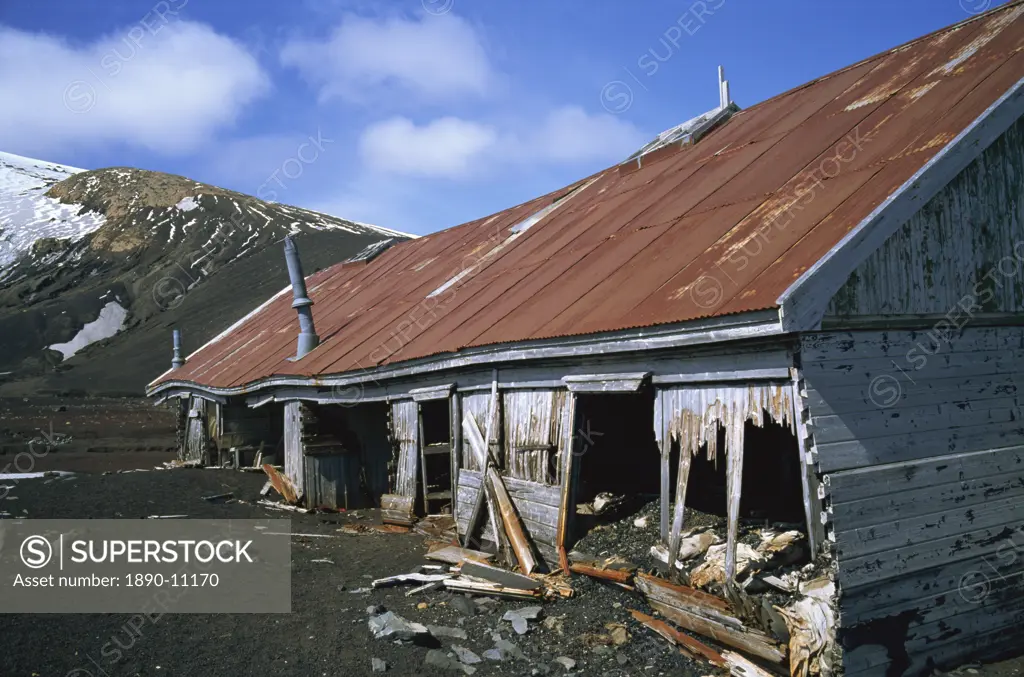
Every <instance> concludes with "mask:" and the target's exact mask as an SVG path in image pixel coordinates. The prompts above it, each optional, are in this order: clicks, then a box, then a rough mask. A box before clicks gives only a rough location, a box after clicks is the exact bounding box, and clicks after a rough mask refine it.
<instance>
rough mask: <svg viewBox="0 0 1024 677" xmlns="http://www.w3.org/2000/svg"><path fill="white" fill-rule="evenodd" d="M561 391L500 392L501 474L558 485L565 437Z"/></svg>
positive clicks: (563, 393)
mask: <svg viewBox="0 0 1024 677" xmlns="http://www.w3.org/2000/svg"><path fill="white" fill-rule="evenodd" d="M567 396H568V393H567V392H566V391H565V390H554V389H551V390H510V391H507V392H505V393H503V398H504V407H505V410H504V414H503V419H504V423H505V445H504V446H505V449H504V452H505V461H504V469H503V472H504V474H506V475H508V476H509V477H515V478H516V479H521V480H527V481H530V482H542V483H544V484H558V482H559V478H560V474H559V471H558V459H559V458H560V457H561V453H562V452H563V449H562V448H561V445H562V444H563V443H564V439H565V435H564V434H563V430H562V426H563V424H564V422H565V421H564V419H565V417H564V413H565V403H566V401H567Z"/></svg>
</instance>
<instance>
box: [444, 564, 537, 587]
mask: <svg viewBox="0 0 1024 677" xmlns="http://www.w3.org/2000/svg"><path fill="white" fill-rule="evenodd" d="M461 572H462V574H463V575H466V576H473V577H474V578H482V579H484V580H485V581H490V582H492V583H497V584H498V585H501V586H504V587H507V588H515V589H517V590H539V589H540V588H542V587H543V584H542V583H541V582H540V581H538V580H536V579H533V578H530V577H529V576H523V575H522V574H516V573H512V572H511V571H505V570H504V569H499V568H497V567H492V566H490V565H489V564H483V563H481V562H474V561H472V560H466V561H464V562H463V564H462V569H461Z"/></svg>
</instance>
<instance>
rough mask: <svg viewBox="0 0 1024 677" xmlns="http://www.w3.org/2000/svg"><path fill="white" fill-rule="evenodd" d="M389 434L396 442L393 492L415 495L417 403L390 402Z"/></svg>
mask: <svg viewBox="0 0 1024 677" xmlns="http://www.w3.org/2000/svg"><path fill="white" fill-rule="evenodd" d="M391 434H392V435H393V436H394V439H395V442H396V443H397V444H398V473H397V477H396V479H395V488H394V492H393V493H395V494H398V495H399V496H408V497H412V498H415V497H416V472H417V470H418V469H419V458H420V441H419V440H420V423H419V404H418V403H417V402H414V401H412V400H405V401H401V402H393V403H392V404H391Z"/></svg>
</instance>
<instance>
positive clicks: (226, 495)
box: [203, 491, 235, 503]
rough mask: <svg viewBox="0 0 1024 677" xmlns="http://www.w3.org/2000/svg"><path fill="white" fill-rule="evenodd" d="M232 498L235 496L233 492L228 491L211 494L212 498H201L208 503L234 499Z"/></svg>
mask: <svg viewBox="0 0 1024 677" xmlns="http://www.w3.org/2000/svg"><path fill="white" fill-rule="evenodd" d="M234 497H235V494H234V493H233V492H230V491H229V492H227V493H223V494H213V495H212V496H203V500H204V501H210V502H211V503H212V502H213V501H226V500H227V499H229V498H234Z"/></svg>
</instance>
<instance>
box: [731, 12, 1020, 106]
mask: <svg viewBox="0 0 1024 677" xmlns="http://www.w3.org/2000/svg"><path fill="white" fill-rule="evenodd" d="M1019 5H1024V0H1010V1H1009V2H1006V3H1004V4H1002V5H999V6H998V7H993V8H992V9H988V10H985V11H984V12H982V13H981V14H975V15H972V16H969V17H967V18H966V19H964V20H963V21H958V22H956V23H955V24H950V25H948V26H944V27H942V28H937V29H935V30H934V31H931V32H930V33H925V34H924V35H920V36H918V37H916V38H913V39H911V40H908V41H906V42H903V43H901V44H898V45H896V46H895V47H890V48H889V49H886V50H884V51H881V52H878V53H877V54H872V55H871V56H868V57H865V58H863V59H861V60H860V61H857V62H856V63H852V64H850V65H848V66H843V67H842V68H840V69H838V70H834V71H832V72H831V73H825V74H824V75H820V76H818V77H816V78H814V79H813V80H808V81H807V82H805V83H803V84H800V85H796V86H795V87H792V88H790V89H787V90H786V91H784V92H779V93H778V94H776V95H774V96H771V97H769V98H767V99H765V100H763V101H758V102H757V103H755V104H753V105H752V106H750V107H748V108H744V109H742V110H741V111H739V112H738V113H737V115H741V114H744V113H749V112H751V111H753V110H754V109H756V108H758V107H760V106H764V105H766V104H768V103H771V102H772V101H776V100H778V99H781V98H782V97H784V96H789V95H791V94H795V93H796V92H799V91H800V90H802V89H806V88H808V87H810V86H812V85H816V84H818V83H819V82H822V81H823V80H828V79H829V78H832V77H835V76H837V75H841V74H843V73H846V72H847V71H850V70H853V69H854V68H860V67H861V66H863V65H864V64H868V63H871V62H872V61H876V60H878V59H881V58H883V57H886V56H889V55H891V54H893V53H895V52H898V51H901V50H904V49H907V48H908V47H911V46H912V45H915V44H917V43H919V42H922V41H925V40H930V39H932V38H934V37H936V36H938V35H942V34H944V33H949V32H951V31H955V30H960V29H961V28H963V27H964V26H967V25H969V24H971V23H974V22H975V21H981V20H982V19H987V18H989V17H991V16H992V15H993V14H998V13H999V12H1005V11H1007V10H1009V9H1010V8H1012V7H1016V6H1019Z"/></svg>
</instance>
